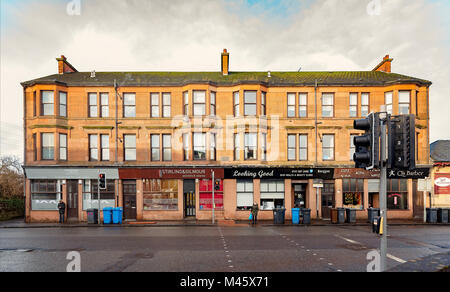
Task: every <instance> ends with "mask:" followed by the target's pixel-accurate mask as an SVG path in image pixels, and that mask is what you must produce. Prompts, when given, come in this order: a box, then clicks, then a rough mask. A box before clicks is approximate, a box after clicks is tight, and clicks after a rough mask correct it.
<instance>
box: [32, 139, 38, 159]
mask: <svg viewBox="0 0 450 292" xmlns="http://www.w3.org/2000/svg"><path fill="white" fill-rule="evenodd" d="M37 152H38V151H37V138H36V133H35V134H33V159H34V161H36V160H37Z"/></svg>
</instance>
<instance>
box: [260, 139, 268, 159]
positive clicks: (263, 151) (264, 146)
mask: <svg viewBox="0 0 450 292" xmlns="http://www.w3.org/2000/svg"><path fill="white" fill-rule="evenodd" d="M261 160H263V161H266V160H267V134H266V133H262V134H261Z"/></svg>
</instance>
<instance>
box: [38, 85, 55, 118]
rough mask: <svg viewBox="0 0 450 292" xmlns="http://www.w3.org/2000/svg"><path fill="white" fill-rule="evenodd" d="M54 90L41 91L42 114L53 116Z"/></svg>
mask: <svg viewBox="0 0 450 292" xmlns="http://www.w3.org/2000/svg"><path fill="white" fill-rule="evenodd" d="M53 94H54V93H53V91H48V90H43V91H41V115H42V116H53V115H54V102H55V100H54V96H53Z"/></svg>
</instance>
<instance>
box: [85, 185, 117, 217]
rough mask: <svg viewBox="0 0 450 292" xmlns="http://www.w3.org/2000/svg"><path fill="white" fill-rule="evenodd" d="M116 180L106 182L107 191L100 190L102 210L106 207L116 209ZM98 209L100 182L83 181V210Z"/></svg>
mask: <svg viewBox="0 0 450 292" xmlns="http://www.w3.org/2000/svg"><path fill="white" fill-rule="evenodd" d="M115 205H116V201H115V183H114V180H106V190H100V210H103V208H106V207H115ZM94 208H95V209H98V180H96V179H92V180H89V179H86V180H84V181H83V210H84V211H85V210H87V209H94Z"/></svg>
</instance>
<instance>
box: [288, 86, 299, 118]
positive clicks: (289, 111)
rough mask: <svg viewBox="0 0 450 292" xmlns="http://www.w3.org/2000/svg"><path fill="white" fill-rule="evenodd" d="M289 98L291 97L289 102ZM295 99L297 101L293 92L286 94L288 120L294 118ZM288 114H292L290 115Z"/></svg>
mask: <svg viewBox="0 0 450 292" xmlns="http://www.w3.org/2000/svg"><path fill="white" fill-rule="evenodd" d="M291 97H293V98H292V100H291ZM296 99H297V94H296V93H294V92H288V93H287V117H288V118H295V117H296V115H295V107H296V104H295V100H296ZM291 101H293V102H294V103H293V104H292V103H291ZM292 109H293V110H292ZM290 113H292V114H290Z"/></svg>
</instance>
